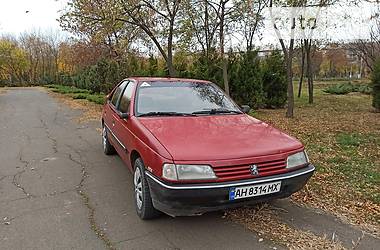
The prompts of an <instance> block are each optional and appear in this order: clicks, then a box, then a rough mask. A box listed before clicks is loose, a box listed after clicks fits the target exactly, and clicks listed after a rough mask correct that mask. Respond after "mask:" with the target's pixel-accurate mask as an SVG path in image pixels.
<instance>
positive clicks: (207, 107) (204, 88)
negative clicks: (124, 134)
mask: <svg viewBox="0 0 380 250" xmlns="http://www.w3.org/2000/svg"><path fill="white" fill-rule="evenodd" d="M241 113H242V112H241V111H240V110H239V108H238V106H237V105H236V104H235V103H234V102H233V101H231V99H230V98H228V96H226V94H225V93H224V92H223V91H222V90H220V89H219V88H218V87H216V86H215V85H214V84H212V83H197V82H143V83H141V84H140V85H139V88H138V91H137V99H136V115H137V116H154V115H202V114H205V115H207V114H241Z"/></svg>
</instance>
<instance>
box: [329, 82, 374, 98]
mask: <svg viewBox="0 0 380 250" xmlns="http://www.w3.org/2000/svg"><path fill="white" fill-rule="evenodd" d="M323 91H324V92H326V93H329V94H334V95H346V94H348V93H352V92H359V93H363V94H367V95H369V94H371V93H372V88H371V87H370V86H369V85H368V84H353V83H351V82H344V83H339V84H335V85H330V86H328V87H327V88H326V89H324V90H323Z"/></svg>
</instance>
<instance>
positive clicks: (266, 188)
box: [230, 181, 281, 200]
mask: <svg viewBox="0 0 380 250" xmlns="http://www.w3.org/2000/svg"><path fill="white" fill-rule="evenodd" d="M280 190H281V181H278V182H271V183H265V184H261V185H254V186H245V187H234V188H231V189H230V200H238V199H243V198H249V197H255V196H261V195H266V194H273V193H278V192H280Z"/></svg>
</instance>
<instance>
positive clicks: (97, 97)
mask: <svg viewBox="0 0 380 250" xmlns="http://www.w3.org/2000/svg"><path fill="white" fill-rule="evenodd" d="M46 87H47V88H49V89H51V90H52V91H53V92H55V93H60V94H66V95H70V96H71V97H72V98H73V99H85V100H88V101H90V102H93V103H96V104H104V101H105V97H104V94H97V93H96V94H95V93H91V91H89V90H87V89H80V88H76V87H71V86H63V85H57V84H51V85H47V86H46Z"/></svg>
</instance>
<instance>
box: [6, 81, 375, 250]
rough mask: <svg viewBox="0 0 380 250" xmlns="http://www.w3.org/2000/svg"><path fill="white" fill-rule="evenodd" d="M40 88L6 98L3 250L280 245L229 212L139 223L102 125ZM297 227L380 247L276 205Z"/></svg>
mask: <svg viewBox="0 0 380 250" xmlns="http://www.w3.org/2000/svg"><path fill="white" fill-rule="evenodd" d="M80 115H81V112H80V111H74V110H71V109H70V108H68V107H67V106H65V105H63V104H59V103H58V102H57V101H56V100H55V99H54V98H52V97H51V96H49V95H48V94H47V93H46V92H44V91H42V90H39V89H37V88H24V89H9V90H8V91H7V92H6V93H3V94H0V249H109V248H117V249H274V248H277V249H281V248H283V247H282V246H278V245H276V244H275V243H273V242H269V241H267V240H264V241H261V240H259V239H260V237H259V236H258V235H257V234H255V233H254V232H251V231H248V230H246V229H245V228H243V227H242V226H240V225H238V224H234V223H233V222H231V221H228V220H226V219H223V218H222V214H221V213H211V214H206V215H203V216H200V217H185V218H171V217H169V216H162V217H160V218H159V219H156V220H153V221H141V220H140V219H139V218H138V217H137V215H136V213H135V207H134V202H133V188H132V175H131V173H130V172H129V170H128V169H127V168H126V167H125V166H124V164H123V163H122V162H121V160H120V158H119V157H118V156H111V157H110V156H105V155H104V154H103V152H102V146H101V136H100V132H99V130H97V129H96V128H99V126H100V123H99V122H97V123H95V122H93V123H86V124H80V123H78V122H76V119H75V118H77V117H78V116H80ZM274 205H275V206H278V207H281V208H282V209H281V210H279V211H286V212H282V213H280V214H279V215H280V216H281V217H282V219H283V221H285V222H286V223H287V224H289V225H291V226H292V227H294V228H298V229H300V230H304V231H310V232H313V233H314V234H316V235H320V236H326V237H331V236H332V235H333V236H334V237H337V238H339V240H341V241H342V242H343V244H344V245H345V246H347V247H349V246H350V244H352V243H351V242H352V240H356V239H358V237H362V242H361V245H360V247H359V249H377V247H378V246H379V245H380V240H379V239H377V238H374V237H372V236H370V235H367V234H365V237H363V235H364V234H362V232H361V231H360V230H359V229H357V228H353V227H351V226H348V225H346V224H344V223H342V222H341V221H340V220H338V219H337V218H335V217H333V216H331V215H326V214H323V213H319V212H315V211H312V210H308V209H305V208H300V207H297V206H294V205H292V204H291V203H290V202H289V201H286V200H285V201H279V202H276V203H275V204H274Z"/></svg>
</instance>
